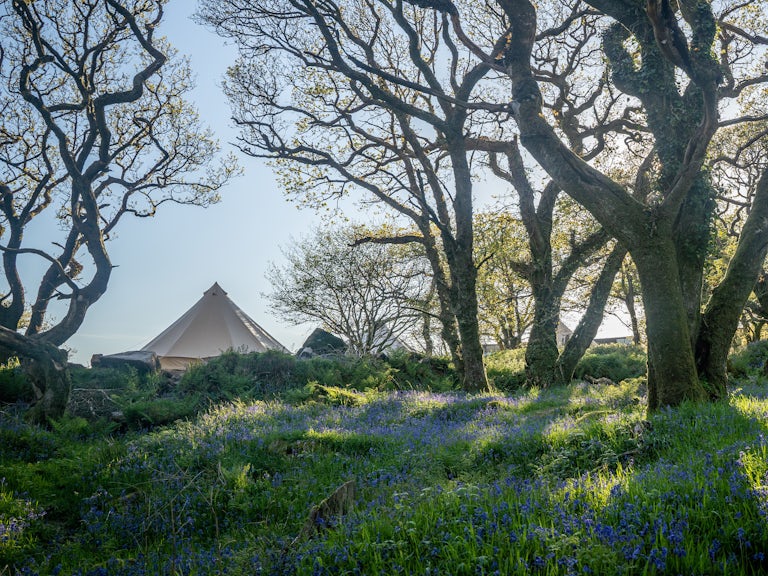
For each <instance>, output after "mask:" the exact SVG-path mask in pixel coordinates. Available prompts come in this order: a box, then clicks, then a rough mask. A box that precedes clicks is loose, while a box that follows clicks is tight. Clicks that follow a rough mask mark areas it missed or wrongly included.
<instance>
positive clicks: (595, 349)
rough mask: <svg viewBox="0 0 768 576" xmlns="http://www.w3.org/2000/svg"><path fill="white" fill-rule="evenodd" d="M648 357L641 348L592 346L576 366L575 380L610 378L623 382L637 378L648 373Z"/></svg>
mask: <svg viewBox="0 0 768 576" xmlns="http://www.w3.org/2000/svg"><path fill="white" fill-rule="evenodd" d="M647 361H648V360H647V357H646V354H645V350H644V349H643V348H641V347H640V346H628V345H626V344H603V345H599V346H592V347H591V348H589V349H588V350H587V352H586V354H584V357H583V358H582V359H581V360H580V361H579V363H578V364H577V365H576V370H575V371H574V375H573V376H574V378H576V379H583V378H584V377H585V376H591V377H592V378H608V379H610V380H613V381H614V382H621V381H622V380H626V379H627V378H637V377H638V376H643V375H644V374H645V372H646V364H647Z"/></svg>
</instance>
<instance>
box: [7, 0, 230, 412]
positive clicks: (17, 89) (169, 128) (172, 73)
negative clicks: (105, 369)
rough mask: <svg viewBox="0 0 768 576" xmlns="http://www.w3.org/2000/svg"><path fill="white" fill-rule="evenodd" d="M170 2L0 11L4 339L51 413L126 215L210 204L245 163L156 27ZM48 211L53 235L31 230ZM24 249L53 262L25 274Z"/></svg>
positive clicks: (107, 0) (99, 2)
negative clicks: (32, 369)
mask: <svg viewBox="0 0 768 576" xmlns="http://www.w3.org/2000/svg"><path fill="white" fill-rule="evenodd" d="M164 3H165V2H164V1H163V0H156V1H154V0H146V1H140V2H124V1H121V0H86V1H83V2H69V1H67V0H39V1H36V2H24V1H21V0H14V1H13V2H10V3H5V4H4V5H3V8H1V9H0V110H1V111H2V115H3V124H2V127H1V128H0V238H1V239H2V245H0V251H2V261H3V274H4V279H5V283H6V290H5V292H4V294H3V296H2V306H1V307H0V347H1V348H2V350H3V351H4V352H5V353H6V355H18V356H20V357H22V358H26V359H29V360H32V361H34V362H33V363H34V364H35V366H36V373H37V376H38V377H36V378H34V381H35V382H36V385H37V389H38V396H39V398H40V402H39V403H38V406H39V410H40V411H41V413H42V414H43V415H53V414H55V413H60V412H61V411H62V410H63V403H65V402H66V397H67V384H66V378H65V377H60V376H57V375H56V374H57V373H59V372H61V370H62V369H63V358H65V355H62V354H61V353H60V352H58V351H57V349H58V347H59V346H61V345H62V344H64V343H65V342H66V341H67V339H68V338H69V337H70V336H72V335H73V334H74V333H75V332H76V331H77V330H78V328H79V327H80V325H81V324H82V322H83V320H84V318H85V315H86V312H87V310H88V309H89V307H90V306H91V305H92V304H94V303H95V302H96V301H97V300H98V299H99V298H100V297H101V296H102V295H103V294H104V292H105V291H106V289H107V285H108V283H109V279H110V275H111V272H112V268H113V263H112V261H111V260H110V257H109V251H108V245H109V241H110V240H111V239H113V238H114V236H115V232H116V230H117V226H118V224H119V222H120V221H121V219H122V218H123V217H124V216H126V215H133V216H138V217H150V216H154V215H155V213H156V210H157V208H158V207H159V206H160V205H161V204H164V203H168V202H176V203H183V204H195V205H201V206H206V205H208V204H210V203H211V202H215V201H217V200H218V195H217V191H218V189H219V188H220V187H221V186H222V185H223V183H224V182H225V181H226V180H227V179H228V178H229V177H231V176H232V175H233V174H234V172H235V170H236V168H235V166H234V164H233V162H232V161H231V160H228V161H225V162H221V163H217V161H216V157H217V152H218V144H217V143H216V141H215V140H214V139H213V137H212V134H211V133H210V131H208V130H206V129H205V128H204V127H202V126H201V124H200V122H199V119H198V116H197V112H196V111H195V109H194V108H193V107H192V106H191V105H190V104H189V103H188V102H186V101H185V100H184V95H185V93H186V92H188V91H189V89H190V87H191V86H190V81H189V77H190V70H189V66H188V64H187V62H186V61H185V60H183V59H178V58H176V57H175V55H174V52H173V49H172V48H171V47H170V46H168V45H167V44H166V43H165V42H164V41H163V40H162V39H160V38H158V37H157V36H156V34H155V32H156V29H157V26H158V24H159V23H160V21H161V19H162V17H163V5H164ZM37 221H43V222H45V230H46V234H45V235H41V234H39V233H37V234H34V235H32V234H27V232H28V230H29V228H30V226H31V224H32V223H33V222H37ZM22 258H36V259H38V260H40V261H41V262H42V263H43V264H44V266H43V270H42V272H41V274H40V276H39V277H38V278H37V279H36V280H33V279H30V278H29V277H28V276H22V274H21V273H20V263H19V261H20V259H22ZM54 302H58V303H59V304H58V306H59V307H63V310H64V312H63V313H61V315H60V316H59V317H58V319H56V320H54V319H52V316H51V307H52V304H53V303H54ZM20 329H21V330H23V331H19V330H20ZM61 378H63V379H64V381H63V382H62V383H61V385H59V386H54V384H53V383H54V382H56V381H57V380H60V379H61Z"/></svg>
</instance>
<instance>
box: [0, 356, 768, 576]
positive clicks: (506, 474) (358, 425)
mask: <svg viewBox="0 0 768 576" xmlns="http://www.w3.org/2000/svg"><path fill="white" fill-rule="evenodd" d="M240 368H241V364H240V363H239V361H238V362H237V363H235V365H233V366H230V370H229V371H228V372H227V371H223V372H219V374H220V375H221V374H224V375H226V374H230V375H231V374H235V375H236V376H237V378H240V377H245V376H246V373H245V371H242V372H241V373H239V375H238V372H237V370H239V369H240ZM419 369H421V367H416V368H415V369H414V370H419ZM329 370H330V368H329ZM345 370H346V369H345ZM351 370H352V369H351V368H350V372H345V373H346V374H351V373H353V372H352V371H351ZM360 370H362V369H360ZM365 370H368V368H366V369H365ZM365 370H362V371H361V372H358V373H357V374H358V375H360V374H364V372H365ZM391 370H392V366H391V365H389V366H386V367H384V368H383V369H382V372H381V373H379V374H374V375H373V376H372V381H376V382H384V381H387V379H390V380H391V378H392V373H391ZM397 370H398V374H400V376H398V378H404V377H403V376H402V374H403V373H404V372H406V371H407V367H406V366H401V367H400V368H398V369H397ZM338 373H341V371H339V372H338ZM414 373H415V372H414ZM315 374H316V373H315ZM413 377H414V378H416V376H413ZM131 378H133V376H131ZM366 378H367V376H366V377H365V378H360V379H358V380H356V382H362V381H365V379H366ZM224 380H226V378H224ZM224 380H220V381H224ZM202 381H203V380H202V379H200V380H198V381H197V382H202ZM250 381H251V382H253V381H254V380H253V377H251V380H250ZM404 381H405V380H400V382H401V383H402V382H404ZM231 382H232V381H231V380H230V383H231ZM416 382H417V381H416V380H414V382H413V383H414V386H412V387H413V388H416V386H415V383H416ZM340 383H341V384H342V385H341V386H339V384H340ZM348 383H349V382H348ZM348 383H347V384H348ZM157 386H159V385H158V384H156V383H152V382H142V381H135V382H133V384H132V385H131V389H132V390H133V391H134V393H135V394H136V395H137V396H132V397H131V398H133V400H131V401H132V402H133V403H134V404H138V403H139V401H138V400H137V398H140V397H141V394H148V390H151V389H153V387H157ZM398 388H404V389H398ZM118 389H119V387H118ZM204 393H205V391H204V390H203V389H201V388H200V387H193V390H190V396H188V398H193V399H196V400H195V401H196V402H197V401H198V400H197V399H199V398H201V397H204V396H198V395H201V394H204ZM125 394H126V396H125V397H124V398H125V401H126V402H128V398H129V396H130V395H129V394H128V392H125ZM643 394H644V382H643V379H642V378H634V379H629V380H625V381H624V382H622V383H620V384H618V385H613V386H600V385H592V384H587V383H578V384H572V385H570V386H568V387H562V388H555V389H551V390H539V389H531V390H521V391H517V392H515V393H512V394H508V395H504V394H500V393H495V394H480V395H465V394H462V393H456V392H434V391H428V390H418V389H409V388H408V387H406V386H402V385H401V384H398V385H397V386H389V385H386V386H379V385H377V386H372V387H368V388H364V387H362V386H361V387H360V388H359V389H358V388H355V387H352V386H349V385H344V382H340V381H339V379H338V378H337V377H335V376H334V377H332V378H330V381H329V382H323V381H321V380H309V381H308V382H305V383H304V384H303V385H302V386H301V387H297V388H295V389H294V391H293V392H291V393H283V394H278V395H268V396H267V397H265V398H263V399H258V400H257V399H252V398H249V397H248V396H247V395H246V396H245V397H244V398H233V399H230V400H223V401H221V402H220V403H213V402H210V403H209V407H208V408H207V409H206V410H204V411H202V412H201V413H199V414H198V415H196V416H195V415H194V414H193V415H189V416H187V417H186V419H183V420H178V421H176V422H174V423H170V424H167V425H165V426H157V425H154V426H153V427H151V428H141V429H133V428H131V427H128V428H123V429H122V431H118V430H117V429H116V428H115V427H114V426H109V425H108V424H107V423H104V422H89V421H86V420H84V419H82V418H72V417H68V418H65V419H62V420H60V421H58V422H55V423H54V424H53V426H52V428H51V429H48V430H45V429H42V428H38V427H35V426H31V425H29V424H27V423H26V422H25V421H24V420H23V410H22V407H21V406H20V405H9V406H7V407H6V408H5V409H4V412H3V414H2V418H1V419H0V478H2V480H1V481H0V574H3V573H8V574H15V573H19V574H82V575H85V574H88V575H97V574H109V575H112V574H118V575H121V574H125V575H129V574H168V575H176V574H189V575H192V574H195V575H198V574H199V575H203V574H243V575H245V574H259V573H261V574H398V573H399V574H467V575H469V574H472V575H475V574H495V573H499V574H547V575H549V574H552V575H555V574H557V575H559V574H562V575H566V574H590V573H591V574H729V575H730V574H762V573H765V571H766V570H768V560H766V555H767V554H768V524H767V523H766V514H768V442H767V441H766V436H765V435H766V428H768V388H766V387H764V386H762V385H760V384H759V383H758V382H755V381H753V380H750V379H746V380H744V381H743V382H742V383H741V384H740V385H739V386H737V387H734V389H733V392H732V395H731V397H730V399H729V402H727V403H721V404H705V405H693V404H686V405H683V406H681V407H679V408H677V409H675V410H665V411H661V412H659V413H657V414H654V415H653V416H652V417H650V419H646V415H645V408H644V406H645V398H644V396H643ZM166 399H167V398H166ZM190 401H191V400H190ZM168 402H170V400H169V401H168ZM168 402H166V403H165V404H162V406H164V408H163V409H162V410H161V409H159V408H157V410H158V413H159V415H160V416H162V415H163V414H166V413H169V412H173V407H172V405H170V404H168ZM171 404H172V403H171ZM147 409H148V408H147ZM147 409H144V412H145V417H147V418H148V420H146V421H145V422H146V423H147V425H148V424H149V423H150V422H154V420H153V417H151V415H149V414H146V411H147ZM160 416H158V415H155V416H154V418H157V419H161V418H160ZM136 418H138V416H137V417H136ZM351 479H353V480H354V481H355V487H356V490H355V496H354V503H353V505H352V507H351V510H349V511H348V512H347V513H345V514H343V515H333V514H331V515H328V516H327V517H322V525H321V527H320V529H319V530H318V531H317V533H316V534H311V533H307V532H306V531H305V530H304V529H303V527H304V524H305V522H306V520H307V518H308V517H309V514H310V511H311V510H312V509H313V507H315V506H317V505H318V504H320V503H321V502H322V501H323V500H324V499H326V498H327V497H328V496H329V495H331V494H332V493H333V491H334V490H335V489H336V488H338V487H339V486H340V485H342V484H343V483H344V482H346V481H347V480H351Z"/></svg>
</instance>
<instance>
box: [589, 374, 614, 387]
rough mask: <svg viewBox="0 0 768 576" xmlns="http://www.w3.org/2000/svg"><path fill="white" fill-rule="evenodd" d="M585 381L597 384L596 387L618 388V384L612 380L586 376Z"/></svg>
mask: <svg viewBox="0 0 768 576" xmlns="http://www.w3.org/2000/svg"><path fill="white" fill-rule="evenodd" d="M584 380H586V381H587V382H589V383H590V384H595V385H596V386H616V382H614V381H613V380H611V379H610V378H605V377H602V378H594V377H592V376H590V375H589V374H586V375H585V376H584Z"/></svg>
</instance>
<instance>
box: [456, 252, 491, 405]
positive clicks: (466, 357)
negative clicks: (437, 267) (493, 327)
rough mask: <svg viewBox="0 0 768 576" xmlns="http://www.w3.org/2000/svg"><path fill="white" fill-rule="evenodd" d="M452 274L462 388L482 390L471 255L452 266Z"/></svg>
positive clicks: (485, 381) (485, 380)
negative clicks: (467, 259) (461, 366)
mask: <svg viewBox="0 0 768 576" xmlns="http://www.w3.org/2000/svg"><path fill="white" fill-rule="evenodd" d="M454 268H455V270H454ZM452 276H453V280H454V286H455V288H454V312H455V315H456V322H457V324H458V327H459V338H460V339H461V362H462V363H463V368H464V371H463V380H462V388H463V389H464V390H466V391H467V392H485V391H487V390H488V389H489V388H488V377H487V376H486V374H485V365H484V364H483V346H482V344H481V343H480V324H479V322H478V319H477V294H476V292H475V281H476V277H477V272H476V269H475V267H474V264H473V263H472V261H471V259H470V261H469V262H466V263H465V265H464V266H458V265H457V266H452Z"/></svg>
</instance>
